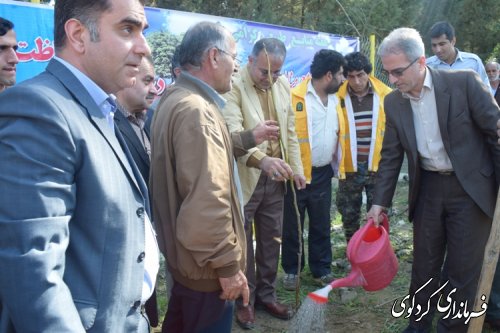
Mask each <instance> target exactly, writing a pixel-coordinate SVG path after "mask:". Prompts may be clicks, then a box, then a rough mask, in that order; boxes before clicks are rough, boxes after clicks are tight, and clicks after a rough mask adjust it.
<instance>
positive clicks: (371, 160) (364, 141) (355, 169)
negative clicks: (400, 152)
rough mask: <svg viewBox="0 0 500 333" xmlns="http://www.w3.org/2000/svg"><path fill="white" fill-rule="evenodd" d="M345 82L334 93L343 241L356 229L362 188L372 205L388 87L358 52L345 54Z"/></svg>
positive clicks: (367, 204) (338, 196)
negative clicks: (373, 74)
mask: <svg viewBox="0 0 500 333" xmlns="http://www.w3.org/2000/svg"><path fill="white" fill-rule="evenodd" d="M345 60H346V62H347V64H346V66H345V67H344V75H345V77H346V81H345V82H344V84H343V85H342V86H341V87H340V89H339V91H338V93H337V96H338V104H337V114H338V117H339V189H338V192H337V207H338V210H339V212H340V214H342V225H343V226H344V233H345V237H346V241H347V242H349V240H350V239H351V237H352V235H353V234H354V233H355V232H356V230H358V229H359V220H360V214H361V205H362V203H363V200H362V199H363V190H365V193H366V197H367V201H366V206H367V210H368V209H369V208H370V207H371V202H372V197H373V188H374V184H375V175H376V172H377V170H378V163H379V161H380V151H381V149H382V140H383V138H384V130H385V113H384V98H385V96H386V95H387V94H388V93H390V92H391V89H390V88H389V87H387V86H386V85H385V84H384V83H382V82H381V81H379V80H378V79H376V78H375V77H374V76H370V73H371V71H372V65H371V64H370V62H369V61H368V58H367V57H366V56H364V55H363V54H361V53H360V52H353V53H350V54H348V55H346V57H345Z"/></svg>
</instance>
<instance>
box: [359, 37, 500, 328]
mask: <svg viewBox="0 0 500 333" xmlns="http://www.w3.org/2000/svg"><path fill="white" fill-rule="evenodd" d="M378 53H379V55H380V57H381V60H382V64H383V67H384V71H386V73H387V75H388V76H389V80H390V82H391V83H392V84H394V85H395V86H396V88H397V90H395V91H393V92H392V93H390V94H389V95H388V96H387V97H386V98H385V112H386V117H387V119H386V130H385V137H384V142H383V148H382V160H381V162H380V167H379V173H378V177H377V181H376V185H375V193H374V198H373V203H374V205H373V206H372V208H371V209H370V211H369V213H368V217H369V218H374V219H375V220H376V221H378V219H379V216H380V213H381V212H382V211H383V210H384V207H389V206H390V203H391V200H392V196H393V194H394V190H395V187H396V183H397V179H398V174H399V170H400V168H401V165H402V162H403V157H404V154H405V153H406V158H407V160H408V169H409V176H410V189H409V219H410V221H413V228H414V234H413V246H414V260H413V268H412V279H411V285H410V297H411V299H410V302H414V303H412V304H411V306H412V307H413V308H412V311H411V312H410V324H409V326H408V327H407V328H406V330H405V331H404V332H430V329H431V323H432V315H433V314H434V312H435V310H436V303H437V300H438V298H439V295H440V293H439V289H440V285H439V283H440V276H441V268H442V265H443V263H444V269H445V270H446V271H447V274H448V275H447V276H448V280H447V281H444V282H443V285H442V286H441V287H442V288H443V289H442V290H441V293H442V295H443V297H444V300H443V301H444V302H445V303H446V302H451V303H453V304H454V305H455V308H454V309H457V311H461V313H462V316H461V319H456V318H453V319H452V317H454V316H455V314H456V313H452V314H451V315H449V316H447V317H446V316H444V317H445V318H441V319H440V320H439V322H438V332H466V331H467V325H466V324H465V321H466V320H467V316H466V315H463V313H464V312H465V309H467V310H468V311H471V308H472V305H473V304H474V298H475V293H476V289H477V282H478V279H479V275H480V272H481V265H482V261H483V260H482V259H483V255H484V248H485V245H486V241H487V239H488V236H489V231H490V227H491V221H492V218H493V211H494V208H495V199H496V194H497V189H498V183H497V179H498V177H499V176H500V148H499V146H497V145H496V138H497V137H496V123H497V121H498V119H499V118H500V112H499V109H498V106H497V105H496V103H495V102H494V100H493V97H492V96H491V94H490V92H489V91H488V89H487V87H485V86H484V84H482V83H481V80H480V78H479V76H478V75H477V74H476V73H474V72H472V71H469V70H463V71H441V70H432V69H430V68H428V67H426V66H425V56H424V44H423V42H422V39H421V37H420V35H419V33H418V32H417V31H416V30H414V29H410V28H400V29H396V30H394V31H393V32H391V33H390V34H389V35H388V36H387V37H386V38H385V39H384V41H383V42H382V43H381V45H380V47H379V50H378ZM445 255H446V261H445V260H444V258H445ZM447 297H450V298H449V299H448V298H447ZM429 301H430V302H429ZM462 302H463V303H462ZM418 306H421V308H420V311H419V310H418ZM427 310H428V311H427ZM450 311H451V310H450ZM454 311H455V310H454Z"/></svg>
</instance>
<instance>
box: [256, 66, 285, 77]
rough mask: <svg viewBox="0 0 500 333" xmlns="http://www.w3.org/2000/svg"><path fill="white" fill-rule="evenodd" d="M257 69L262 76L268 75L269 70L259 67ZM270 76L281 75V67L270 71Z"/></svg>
mask: <svg viewBox="0 0 500 333" xmlns="http://www.w3.org/2000/svg"><path fill="white" fill-rule="evenodd" d="M259 71H260V74H262V76H266V77H267V76H269V71H268V70H267V69H262V68H259ZM271 76H272V77H273V78H277V77H280V76H281V69H279V70H277V71H274V72H271Z"/></svg>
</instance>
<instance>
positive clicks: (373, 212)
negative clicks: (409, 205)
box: [366, 205, 385, 227]
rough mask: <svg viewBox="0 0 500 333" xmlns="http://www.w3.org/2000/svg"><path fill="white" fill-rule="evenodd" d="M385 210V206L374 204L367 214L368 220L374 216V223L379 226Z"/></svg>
mask: <svg viewBox="0 0 500 333" xmlns="http://www.w3.org/2000/svg"><path fill="white" fill-rule="evenodd" d="M384 211H385V207H382V206H379V205H372V207H371V208H370V210H369V211H368V213H367V214H366V220H368V219H370V218H372V219H373V223H375V225H376V226H377V227H378V226H379V225H380V222H382V221H383V220H384V217H383V216H382V213H383V212H384Z"/></svg>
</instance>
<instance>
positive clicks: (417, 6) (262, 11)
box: [150, 0, 500, 60]
mask: <svg viewBox="0 0 500 333" xmlns="http://www.w3.org/2000/svg"><path fill="white" fill-rule="evenodd" d="M150 5H152V6H157V7H161V8H168V9H176V10H183V11H191V12H197V13H203V14H210V15H218V16H225V17H232V18H239V19H244V20H250V21H257V22H264V23H270V24H277V25H283V26H289V27H297V28H301V29H308V30H315V31H322V32H327V33H331V34H338V35H348V36H357V37H360V38H361V39H362V40H364V39H367V38H368V36H369V35H371V34H375V35H376V36H377V38H378V39H379V40H380V39H382V38H383V37H385V36H386V35H387V34H388V33H389V32H390V31H391V30H393V29H395V28H397V27H402V26H407V27H414V28H416V29H417V30H418V31H420V33H421V35H422V37H423V39H424V41H425V43H426V49H427V54H428V55H431V50H430V47H429V46H430V42H429V38H428V35H427V33H428V31H429V28H430V27H431V26H432V24H434V23H435V22H437V21H441V20H447V21H449V22H450V23H451V24H453V26H454V27H455V29H456V31H457V47H459V48H460V49H461V50H463V51H469V52H474V53H477V54H478V55H479V56H480V57H481V58H482V59H483V60H486V58H489V57H490V56H491V55H492V53H493V52H496V54H495V56H496V57H498V51H494V49H495V47H497V45H499V44H500V43H499V42H498V36H499V34H500V6H499V5H498V0H441V1H436V0H247V1H241V0H150ZM498 48H500V46H498Z"/></svg>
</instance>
